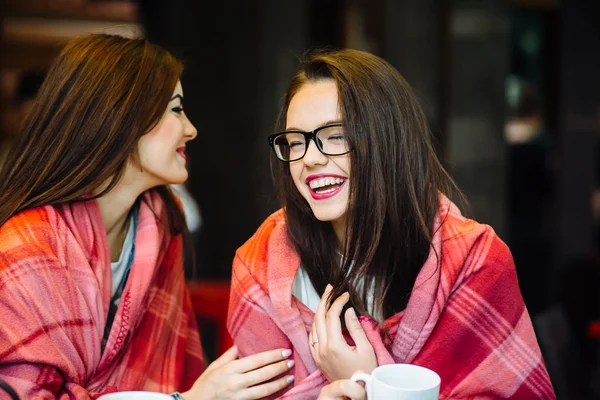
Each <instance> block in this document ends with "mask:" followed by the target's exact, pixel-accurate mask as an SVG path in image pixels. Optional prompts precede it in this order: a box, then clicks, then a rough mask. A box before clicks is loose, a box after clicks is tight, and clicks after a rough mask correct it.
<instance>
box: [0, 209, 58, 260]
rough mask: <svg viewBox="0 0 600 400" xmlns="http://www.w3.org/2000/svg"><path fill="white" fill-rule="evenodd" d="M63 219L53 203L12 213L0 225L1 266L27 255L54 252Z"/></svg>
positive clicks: (42, 254) (28, 256)
mask: <svg viewBox="0 0 600 400" xmlns="http://www.w3.org/2000/svg"><path fill="white" fill-rule="evenodd" d="M60 221H61V217H60V215H59V213H58V212H57V210H56V209H55V208H54V207H52V206H42V207H36V208H32V209H29V210H25V211H22V212H20V213H18V214H16V215H13V216H12V217H10V218H9V219H8V220H7V221H6V222H5V223H4V224H3V225H2V226H1V227H0V269H4V267H6V266H8V265H9V264H13V263H18V262H19V261H21V260H23V259H25V258H31V257H34V258H39V257H40V256H49V255H50V254H53V253H54V252H55V250H54V249H55V248H56V245H57V242H58V238H57V235H56V232H57V230H58V229H59V226H61V222H60Z"/></svg>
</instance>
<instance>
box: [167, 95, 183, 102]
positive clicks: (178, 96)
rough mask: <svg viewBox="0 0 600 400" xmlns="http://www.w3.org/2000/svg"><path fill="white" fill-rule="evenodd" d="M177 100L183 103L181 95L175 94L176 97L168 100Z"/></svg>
mask: <svg viewBox="0 0 600 400" xmlns="http://www.w3.org/2000/svg"><path fill="white" fill-rule="evenodd" d="M177 98H179V100H180V101H181V102H182V103H183V96H182V95H180V94H176V95H175V96H173V97H172V98H171V100H169V101H173V100H175V99H177Z"/></svg>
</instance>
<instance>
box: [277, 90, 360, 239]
mask: <svg viewBox="0 0 600 400" xmlns="http://www.w3.org/2000/svg"><path fill="white" fill-rule="evenodd" d="M336 122H342V117H341V114H340V110H339V107H338V92H337V87H336V85H335V82H334V81H332V80H319V81H316V82H308V83H306V84H304V86H302V87H301V88H300V89H299V90H298V92H296V94H295V95H294V97H293V98H292V100H291V101H290V105H289V107H288V111H287V117H286V130H302V131H312V130H314V129H316V128H319V127H322V126H325V125H330V124H333V123H336ZM290 173H291V175H292V179H293V180H294V184H295V185H296V188H297V189H298V191H299V192H300V194H301V195H302V197H304V199H306V201H307V202H308V204H309V205H310V208H311V209H312V212H313V213H314V215H315V217H316V218H317V219H318V220H319V221H324V222H325V221H329V222H331V223H332V225H333V228H334V230H335V232H336V234H337V236H338V239H340V241H343V237H344V232H345V228H346V213H347V210H348V198H349V189H350V155H349V154H345V155H341V156H326V155H325V154H323V153H321V152H320V151H319V149H318V148H317V146H316V144H315V143H314V142H313V141H312V140H311V141H310V143H309V145H308V149H307V151H306V155H305V156H304V158H302V159H300V160H298V161H293V162H291V163H290Z"/></svg>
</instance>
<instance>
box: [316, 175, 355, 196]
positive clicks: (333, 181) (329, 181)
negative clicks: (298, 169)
mask: <svg viewBox="0 0 600 400" xmlns="http://www.w3.org/2000/svg"><path fill="white" fill-rule="evenodd" d="M344 182H346V179H344V178H333V177H328V178H320V179H313V180H312V181H310V182H309V183H308V186H309V187H310V189H311V190H312V191H313V192H315V193H320V194H323V193H331V192H335V191H336V190H337V189H339V188H340V187H341V186H342V185H343V184H344Z"/></svg>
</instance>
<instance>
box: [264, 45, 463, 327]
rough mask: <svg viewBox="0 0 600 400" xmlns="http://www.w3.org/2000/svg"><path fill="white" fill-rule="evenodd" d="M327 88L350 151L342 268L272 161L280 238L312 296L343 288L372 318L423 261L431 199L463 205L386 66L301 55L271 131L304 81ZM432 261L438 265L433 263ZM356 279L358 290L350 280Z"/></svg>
mask: <svg viewBox="0 0 600 400" xmlns="http://www.w3.org/2000/svg"><path fill="white" fill-rule="evenodd" d="M321 80H331V81H333V82H335V84H336V86H337V90H338V96H339V99H338V101H339V107H340V114H341V115H342V119H343V123H344V125H345V130H346V133H347V135H348V139H349V141H350V144H351V146H352V148H353V151H352V152H350V172H351V175H350V181H351V185H350V194H349V206H348V211H347V224H348V225H347V228H346V240H345V243H342V250H343V262H342V263H341V265H340V259H339V255H338V254H337V252H336V251H335V247H334V246H333V245H334V244H335V243H337V239H336V236H335V233H334V231H333V228H332V226H331V224H330V223H328V222H320V221H319V220H317V219H316V218H315V217H314V215H313V212H312V211H311V208H310V207H309V205H308V203H307V202H306V201H305V199H304V198H303V197H302V196H301V195H300V193H299V192H298V190H297V189H296V187H295V186H294V183H293V181H292V179H291V177H290V173H289V166H288V165H287V164H285V163H281V162H272V166H273V173H274V176H275V179H276V185H277V188H278V192H279V196H280V199H281V202H282V203H283V206H284V207H285V210H286V218H287V227H288V233H289V236H290V238H291V240H292V242H293V244H294V246H295V248H296V250H297V251H298V253H299V255H300V258H301V260H302V266H303V268H304V269H305V270H306V272H307V273H308V276H309V277H310V279H311V282H312V283H313V285H314V286H315V288H316V290H317V292H319V293H320V294H322V293H323V291H324V289H325V286H326V285H327V283H331V284H332V285H333V287H334V290H333V293H332V295H331V297H330V301H332V300H334V299H335V298H337V297H338V296H339V295H341V294H342V293H343V292H344V291H346V290H349V291H350V296H351V302H352V304H353V305H354V307H356V309H357V311H358V312H359V313H361V314H363V315H370V314H371V313H369V307H368V306H367V303H366V301H367V300H366V299H367V292H368V291H369V290H370V289H373V294H374V296H373V305H372V306H373V313H372V314H373V315H370V316H371V317H372V318H374V319H375V320H376V321H379V322H381V321H382V320H383V319H385V318H387V317H389V316H391V315H393V314H395V313H397V312H399V311H401V310H403V309H404V308H405V307H406V303H407V301H408V298H409V295H410V292H411V290H412V288H413V286H414V283H415V279H416V277H417V275H418V273H419V271H420V269H421V267H422V266H423V263H424V262H425V260H426V259H427V256H428V254H429V251H430V245H431V241H432V237H433V233H434V232H433V220H434V217H435V215H436V213H438V211H439V199H440V198H439V194H440V193H443V194H446V195H448V196H449V197H451V198H454V199H458V200H459V201H460V202H462V201H464V198H463V196H462V195H461V193H460V191H459V190H458V189H457V187H456V185H455V184H454V182H453V181H452V179H451V178H450V176H449V175H448V173H447V172H446V171H445V170H444V168H443V166H442V164H441V163H440V161H439V160H438V158H437V156H436V154H435V151H434V148H433V145H432V137H431V133H430V130H429V126H428V124H427V120H426V118H425V115H424V113H423V110H422V108H421V106H420V104H419V101H418V99H417V98H416V96H415V94H414V93H413V91H412V89H411V88H410V86H409V84H408V83H407V82H406V81H405V80H404V79H403V78H402V76H401V75H400V74H399V73H398V71H396V70H395V69H394V68H393V67H392V66H391V65H390V64H388V63H387V62H386V61H384V60H382V59H381V58H379V57H377V56H374V55H372V54H369V53H366V52H362V51H357V50H340V51H327V52H314V53H312V54H309V55H308V57H307V59H306V60H305V61H304V62H303V63H302V64H301V66H300V68H299V70H298V72H297V74H296V75H295V76H294V77H293V79H292V81H291V83H290V86H289V89H288V91H287V92H286V94H285V97H284V99H283V105H282V108H281V111H280V114H279V119H278V124H279V127H278V128H279V129H284V127H285V120H286V115H287V111H288V107H289V104H290V101H291V100H292V98H293V97H294V95H295V94H296V93H297V92H298V90H299V89H300V88H301V87H302V86H303V85H305V84H306V83H311V82H313V83H314V82H318V81H321ZM439 256H440V255H438V261H439ZM361 281H362V284H360V282H361Z"/></svg>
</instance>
